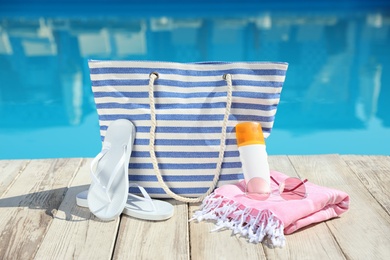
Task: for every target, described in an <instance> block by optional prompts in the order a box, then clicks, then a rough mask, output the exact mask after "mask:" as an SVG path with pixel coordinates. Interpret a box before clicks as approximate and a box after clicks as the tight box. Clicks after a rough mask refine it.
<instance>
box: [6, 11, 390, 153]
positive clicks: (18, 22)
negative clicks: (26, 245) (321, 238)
mask: <svg viewBox="0 0 390 260" xmlns="http://www.w3.org/2000/svg"><path fill="white" fill-rule="evenodd" d="M389 29H390V16H389V14H388V13H365V12H360V13H351V14H346V13H343V14H331V13H327V14H320V13H316V14H302V13H300V14H299V15H298V14H294V13H263V14H259V15H257V16H253V17H234V18H219V17H218V18H212V17H198V18H191V19H183V18H175V17H154V18H147V19H146V18H145V19H124V18H115V17H108V18H99V17H97V18H69V19H68V18H37V19H33V18H31V19H28V18H24V19H22V18H7V19H6V18H3V19H2V18H0V79H1V83H0V84H1V87H0V116H1V118H2V120H0V126H1V134H2V135H1V136H0V137H2V138H3V139H6V136H7V134H8V133H10V132H11V131H15V130H17V131H22V129H27V128H29V129H40V128H42V127H45V126H46V127H53V126H70V125H71V126H79V125H81V124H83V123H84V122H85V118H86V117H87V116H89V115H95V114H96V112H95V107H94V103H93V98H92V93H91V90H90V81H89V71H88V67H87V63H86V61H87V59H89V58H93V59H133V60H168V61H179V62H194V61H207V60H226V61H256V60H260V61H265V60H270V61H286V62H289V64H290V67H289V71H288V73H287V80H286V83H285V87H284V90H283V93H282V101H281V104H280V106H279V110H278V113H277V119H276V124H275V127H276V128H277V129H279V130H283V131H288V132H289V133H291V134H293V135H295V136H302V135H307V134H310V133H316V132H320V131H324V129H330V130H337V129H355V130H359V129H363V130H364V129H368V128H369V124H370V122H372V121H375V122H377V124H378V122H379V125H380V127H381V129H386V128H385V127H389V126H390V116H389V113H388V112H387V111H389V108H390V107H389V104H388V100H389V97H390V93H389V92H390V82H389V81H390V76H389V74H390V69H389V67H390V48H388V46H390V33H389ZM96 120H97V119H96ZM96 120H95V121H96ZM88 127H89V128H90V129H91V131H95V132H97V131H98V126H97V123H96V124H95V123H94V124H93V125H90V126H88ZM372 134H375V133H371V132H367V135H368V136H369V135H372ZM274 140H275V139H273V141H274ZM22 145H23V144H20V146H22ZM70 149H71V148H70ZM85 149H86V150H88V148H85ZM93 149H94V150H88V151H86V152H85V156H93V155H94V153H95V152H96V151H95V150H96V149H97V148H96V146H94V148H93ZM278 149H281V150H279V151H280V152H279V153H284V152H283V150H282V149H283V144H280V148H278ZM383 151H384V152H379V153H389V150H383ZM334 152H338V151H337V149H335V151H334ZM305 153H310V150H307V152H305ZM5 154H6V153H5V152H4V153H2V154H0V157H1V156H2V157H5V156H6V155H5Z"/></svg>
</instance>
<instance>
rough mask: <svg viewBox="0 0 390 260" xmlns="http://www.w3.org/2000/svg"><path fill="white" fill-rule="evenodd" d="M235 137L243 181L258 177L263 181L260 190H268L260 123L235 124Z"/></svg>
mask: <svg viewBox="0 0 390 260" xmlns="http://www.w3.org/2000/svg"><path fill="white" fill-rule="evenodd" d="M236 138H237V146H238V151H239V152H240V159H241V164H242V170H243V172H244V178H245V182H246V183H248V182H249V181H250V180H251V179H252V178H255V177H260V178H262V179H263V180H264V181H265V185H264V187H261V189H262V191H261V192H269V191H270V171H269V164H268V155H267V151H266V147H265V141H264V136H263V130H262V128H261V125H260V124H259V123H255V122H244V123H239V124H237V125H236Z"/></svg>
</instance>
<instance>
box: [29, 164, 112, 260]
mask: <svg viewBox="0 0 390 260" xmlns="http://www.w3.org/2000/svg"><path fill="white" fill-rule="evenodd" d="M90 162H91V159H88V160H87V159H85V160H83V161H82V164H81V167H80V169H79V170H78V172H77V174H76V176H75V178H74V180H73V181H72V183H71V185H70V187H69V189H68V191H67V192H66V195H65V198H64V200H63V202H62V203H61V205H60V207H59V209H58V211H57V212H56V214H55V218H54V220H53V222H52V224H51V225H50V228H49V230H48V232H47V234H46V236H45V238H44V240H43V241H42V245H41V246H40V248H39V250H38V252H37V255H36V257H35V258H36V259H111V256H112V252H113V247H114V243H115V238H116V235H117V230H118V224H119V218H117V219H116V220H114V221H110V222H102V221H99V220H98V219H97V218H96V217H94V216H93V215H92V214H91V213H90V211H89V210H88V208H81V207H78V206H77V205H76V195H77V194H78V193H79V192H81V191H84V190H87V189H88V187H89V184H90V177H89V167H90Z"/></svg>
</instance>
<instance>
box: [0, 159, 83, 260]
mask: <svg viewBox="0 0 390 260" xmlns="http://www.w3.org/2000/svg"><path fill="white" fill-rule="evenodd" d="M79 163H80V159H60V160H34V161H31V162H30V163H29V164H28V165H27V167H26V168H25V169H24V170H23V172H22V173H21V174H20V176H19V177H18V178H17V180H16V181H15V182H13V183H12V186H11V187H10V188H9V189H8V190H7V191H6V192H5V193H4V194H3V195H2V196H1V199H0V234H1V236H0V259H30V258H32V257H33V256H34V255H35V253H36V251H37V249H38V246H39V245H40V243H41V241H42V239H43V236H44V235H45V233H46V230H47V227H48V226H49V224H50V223H51V221H52V219H53V217H52V211H53V210H56V209H57V208H58V207H59V205H60V203H61V201H62V199H63V195H64V192H65V191H66V187H67V186H68V183H69V181H70V180H71V179H72V177H73V175H74V172H75V169H77V167H78V165H79Z"/></svg>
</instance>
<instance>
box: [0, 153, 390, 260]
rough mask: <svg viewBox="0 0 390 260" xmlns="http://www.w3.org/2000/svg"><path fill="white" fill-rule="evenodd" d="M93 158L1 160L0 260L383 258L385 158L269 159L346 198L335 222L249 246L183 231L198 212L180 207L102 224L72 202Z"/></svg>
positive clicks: (388, 251) (387, 193)
mask: <svg viewBox="0 0 390 260" xmlns="http://www.w3.org/2000/svg"><path fill="white" fill-rule="evenodd" d="M90 160H91V159H55V160H15V161H14V160H13V161H0V234H1V236H0V259H202V260H203V259H234V260H238V259H332V260H335V259H390V215H389V214H390V157H389V156H356V155H345V156H339V155H320V156H271V157H270V159H269V160H270V166H271V168H272V169H275V170H278V171H281V172H284V173H286V174H287V175H290V176H294V175H295V176H299V177H301V178H308V179H309V180H310V181H311V182H313V183H316V184H319V185H324V186H328V187H333V188H337V189H340V190H343V191H345V192H347V193H348V194H349V195H350V197H351V206H350V210H349V211H348V212H347V213H345V214H344V215H342V216H341V217H340V218H337V219H333V220H329V221H327V222H324V223H320V224H317V225H313V226H311V227H309V228H305V229H303V230H301V231H298V232H296V233H294V234H292V235H288V236H287V237H286V239H287V241H286V246H285V247H284V248H282V249H269V248H267V247H266V246H263V245H261V244H251V243H248V242H247V240H246V239H245V238H243V237H238V236H232V234H231V232H230V231H228V230H225V231H220V232H213V233H211V232H210V230H211V229H212V228H213V224H212V223H208V222H201V223H197V222H188V218H189V217H191V216H192V212H193V211H194V210H196V209H197V208H198V206H199V205H188V204H185V203H177V202H175V201H172V203H173V204H174V205H175V214H174V216H173V217H172V218H171V219H169V220H167V221H163V222H151V221H143V220H137V219H134V218H131V217H127V216H122V217H121V218H120V219H117V220H116V221H112V222H100V221H98V220H97V219H95V218H94V217H93V216H92V215H91V214H90V213H89V211H88V209H83V208H79V207H77V206H76V202H75V196H76V194H77V193H78V192H80V191H82V190H85V189H87V188H88V183H89V181H90V180H89V172H88V170H89V163H90Z"/></svg>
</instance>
